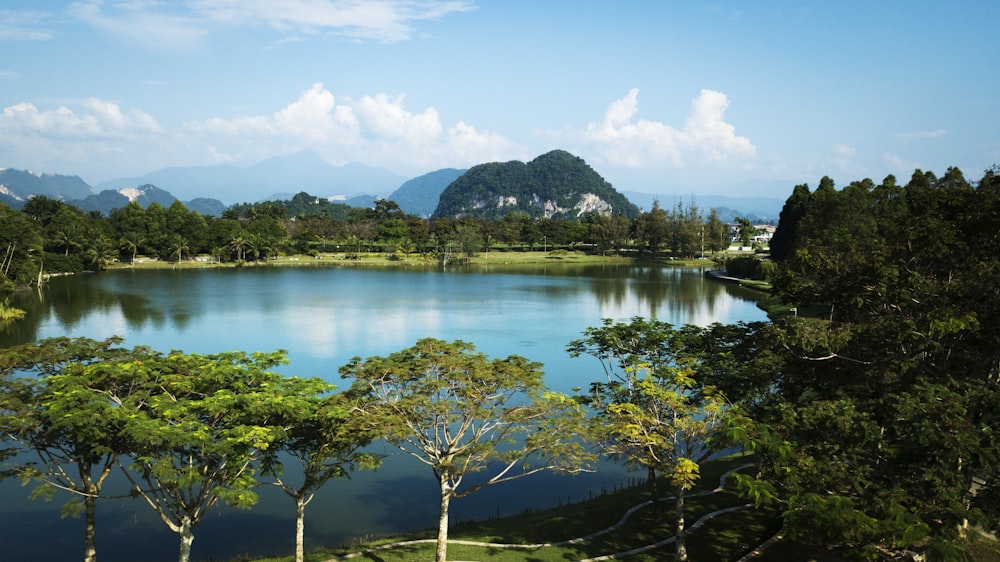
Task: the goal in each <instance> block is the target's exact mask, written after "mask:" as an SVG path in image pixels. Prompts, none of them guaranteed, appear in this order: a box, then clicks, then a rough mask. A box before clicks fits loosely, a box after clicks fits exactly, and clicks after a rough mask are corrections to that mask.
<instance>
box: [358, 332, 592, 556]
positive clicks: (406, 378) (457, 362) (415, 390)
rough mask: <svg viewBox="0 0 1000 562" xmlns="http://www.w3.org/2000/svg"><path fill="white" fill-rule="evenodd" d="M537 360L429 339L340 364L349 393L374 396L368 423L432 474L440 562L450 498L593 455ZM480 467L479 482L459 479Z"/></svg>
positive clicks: (577, 419)
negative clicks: (350, 382)
mask: <svg viewBox="0 0 1000 562" xmlns="http://www.w3.org/2000/svg"><path fill="white" fill-rule="evenodd" d="M540 367H541V365H539V364H538V363H533V362H530V361H528V360H526V359H524V358H523V357H519V356H516V355H512V356H509V357H507V358H506V359H494V360H492V361H491V360H489V359H488V358H487V357H486V356H485V355H483V354H481V353H476V352H475V348H474V347H473V346H472V345H471V344H469V343H466V342H462V341H455V342H452V343H447V342H444V341H441V340H436V339H430V338H427V339H422V340H420V341H418V342H417V343H416V345H414V346H413V347H411V348H408V349H404V350H402V351H398V352H396V353H393V354H391V355H389V356H387V357H379V356H375V357H370V358H368V359H364V360H362V359H361V358H359V357H356V358H354V359H352V360H351V361H350V362H349V363H348V364H347V365H345V366H344V367H342V368H341V374H342V375H343V376H344V377H345V378H351V379H353V380H354V382H353V385H352V389H353V390H355V391H356V392H358V393H365V394H367V395H369V396H370V397H371V398H372V399H373V403H372V409H371V410H369V411H367V412H366V414H367V415H369V416H371V421H370V422H369V423H370V424H372V425H375V426H377V427H379V428H381V431H382V432H383V434H384V437H385V439H386V440H387V441H389V442H390V443H392V444H394V445H395V446H397V447H398V448H399V449H400V450H402V451H403V452H405V453H407V454H409V455H411V456H413V457H414V458H416V459H417V460H419V461H420V462H421V463H423V464H425V465H426V466H428V467H430V468H431V470H432V471H433V472H434V476H435V478H436V479H437V482H438V484H439V487H440V499H441V509H440V519H439V525H438V540H437V555H436V557H437V560H438V561H439V562H443V561H444V560H445V557H446V551H447V541H448V509H449V505H450V502H451V500H452V499H454V498H461V497H465V496H468V495H469V494H472V493H474V492H476V491H478V490H480V489H482V488H484V487H487V486H491V485H494V484H498V483H501V482H506V481H509V480H512V479H516V478H522V477H525V476H529V475H531V474H535V473H537V472H540V471H543V470H554V471H558V472H565V473H574V472H578V471H580V470H583V469H584V468H585V467H586V465H587V464H588V463H589V462H590V460H591V455H590V453H589V452H588V451H587V449H586V448H585V447H584V443H583V442H582V441H581V439H584V438H586V437H587V428H586V423H585V413H584V411H583V410H582V408H580V406H579V405H578V404H576V403H575V402H574V401H572V400H571V399H570V398H568V397H566V396H563V395H560V394H556V393H552V392H548V391H547V390H546V389H545V387H544V386H543V383H542V376H543V375H542V371H541V370H540ZM481 472H485V473H486V475H485V476H484V477H483V478H482V479H479V480H478V481H476V482H475V483H473V484H467V485H464V484H466V478H467V477H470V476H472V475H475V474H477V473H481ZM463 485H464V486H463Z"/></svg>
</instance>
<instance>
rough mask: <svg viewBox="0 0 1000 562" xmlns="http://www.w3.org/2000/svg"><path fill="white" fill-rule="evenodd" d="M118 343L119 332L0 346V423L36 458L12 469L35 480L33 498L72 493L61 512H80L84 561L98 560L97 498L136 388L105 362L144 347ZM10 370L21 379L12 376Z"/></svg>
mask: <svg viewBox="0 0 1000 562" xmlns="http://www.w3.org/2000/svg"><path fill="white" fill-rule="evenodd" d="M120 343H121V339H119V338H110V339H107V340H104V341H95V340H90V339H87V338H77V339H70V338H54V339H47V340H43V341H41V342H39V343H38V344H27V345H21V346H15V347H10V348H6V349H3V350H2V351H0V371H2V375H3V376H2V379H0V380H2V381H3V388H2V389H0V393H2V401H3V402H2V407H0V426H2V429H3V433H4V434H5V435H6V437H7V438H8V439H10V440H12V441H13V442H15V443H17V444H19V445H20V446H21V447H22V448H23V449H25V450H26V451H28V452H30V453H33V454H34V456H35V458H37V462H25V463H23V464H20V465H17V466H15V467H14V469H13V472H14V473H15V474H16V475H17V476H19V477H20V478H21V479H22V480H24V481H25V482H29V481H34V482H36V483H38V484H39V486H38V487H37V488H36V489H35V490H34V492H33V494H32V495H33V496H34V497H51V496H52V495H53V494H54V493H55V492H57V491H60V490H61V491H64V492H68V493H69V494H70V499H69V501H67V502H66V503H65V504H64V505H63V509H62V513H63V515H74V516H75V515H80V514H82V515H83V516H84V537H83V553H84V556H83V558H84V560H85V561H87V562H92V561H94V560H96V559H97V546H96V531H97V515H96V513H97V509H96V508H97V500H98V498H99V497H100V495H101V490H102V488H103V485H104V483H105V481H106V480H107V478H108V476H110V475H111V473H112V471H113V469H114V468H115V466H116V465H117V462H118V460H119V458H120V456H121V455H123V454H126V453H127V452H128V451H129V450H130V449H129V445H128V440H127V438H126V436H125V433H124V426H125V424H126V422H127V419H128V415H129V405H128V403H129V400H130V396H131V395H132V394H133V392H134V391H135V390H136V387H135V385H134V384H133V380H132V379H131V377H129V376H124V377H123V376H118V375H119V374H121V372H120V371H115V370H113V369H106V368H105V366H106V365H108V364H110V363H112V362H116V361H117V362H121V361H125V360H126V358H127V359H128V361H137V360H140V359H141V357H143V356H144V355H145V354H146V353H147V352H148V350H143V349H134V350H127V349H124V348H121V347H118V344H120ZM14 373H20V374H21V375H22V376H25V377H26V378H21V379H14V378H13V376H14Z"/></svg>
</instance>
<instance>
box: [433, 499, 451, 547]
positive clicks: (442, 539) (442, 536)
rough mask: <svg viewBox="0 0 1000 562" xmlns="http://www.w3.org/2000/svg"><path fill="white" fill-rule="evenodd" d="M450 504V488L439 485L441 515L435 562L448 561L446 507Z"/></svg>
mask: <svg viewBox="0 0 1000 562" xmlns="http://www.w3.org/2000/svg"><path fill="white" fill-rule="evenodd" d="M450 503H451V488H450V487H449V486H448V484H447V483H445V482H442V483H441V513H440V516H439V517H438V538H437V553H436V554H435V555H434V560H435V562H445V561H446V560H447V559H448V505H449V504H450Z"/></svg>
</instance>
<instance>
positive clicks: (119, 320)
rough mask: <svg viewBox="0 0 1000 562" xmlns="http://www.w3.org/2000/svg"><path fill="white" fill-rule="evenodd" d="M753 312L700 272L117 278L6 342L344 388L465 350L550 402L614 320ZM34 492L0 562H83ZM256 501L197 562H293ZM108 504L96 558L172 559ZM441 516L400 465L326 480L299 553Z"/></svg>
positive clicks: (22, 501) (550, 490)
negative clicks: (590, 332)
mask: <svg viewBox="0 0 1000 562" xmlns="http://www.w3.org/2000/svg"><path fill="white" fill-rule="evenodd" d="M754 298H755V295H754V293H752V292H751V291H748V290H746V289H742V288H739V287H734V286H730V285H723V284H719V283H715V282H710V281H707V280H705V279H704V278H703V276H702V271H701V270H700V269H681V268H660V267H637V266H573V265H553V266H538V267H535V268H532V269H524V268H523V267H522V268H519V269H517V270H510V271H505V270H503V269H502V267H499V266H494V267H492V268H489V269H487V268H474V269H454V270H447V271H442V270H440V269H413V268H408V269H392V270H373V269H341V268H335V267H330V268H325V267H301V268H246V269H206V270H176V271H171V270H158V271H129V270H118V271H112V272H103V273H100V274H88V275H78V276H74V277H63V278H56V279H52V280H51V281H50V283H49V284H48V285H47V286H46V287H45V288H44V289H43V290H42V291H40V292H30V293H23V294H18V295H15V297H14V298H12V299H11V304H12V305H13V306H16V307H18V308H22V309H25V310H27V311H28V318H27V319H26V320H24V321H21V322H18V323H15V324H11V325H9V326H7V327H4V328H0V346H10V345H16V344H20V343H27V342H32V341H36V340H39V339H43V338H48V337H55V336H62V335H68V336H74V337H79V336H86V337H90V338H94V339H103V338H106V337H109V336H112V335H120V336H123V337H124V338H125V345H126V346H129V347H134V346H136V345H148V346H151V347H153V348H155V349H157V350H160V351H164V352H166V351H170V350H172V349H179V350H183V351H185V352H192V353H217V352H223V351H230V350H244V351H272V350H276V349H284V350H287V351H288V357H289V359H290V364H289V365H287V366H283V367H281V368H280V369H278V370H279V371H281V372H282V373H285V374H288V375H298V376H318V377H322V378H324V379H327V380H329V381H331V382H334V383H335V384H341V383H342V382H343V381H341V380H340V377H339V374H338V372H337V370H338V368H339V367H340V366H341V365H343V364H345V363H347V362H348V360H350V358H352V357H354V356H361V357H368V356H372V355H387V354H390V353H392V352H394V351H398V350H400V349H403V348H405V347H409V346H411V345H413V344H414V343H415V342H416V341H417V340H418V339H420V338H423V337H435V338H440V339H444V340H449V341H450V340H455V339H461V340H465V341H469V342H472V343H473V344H475V345H476V348H477V349H478V350H479V351H481V352H484V353H486V354H487V355H489V356H490V357H506V356H507V355H511V354H517V355H522V356H524V357H527V358H528V359H530V360H533V361H539V362H542V363H543V364H544V365H545V373H546V382H547V384H548V386H549V387H550V388H551V389H553V390H557V391H560V392H565V393H572V392H574V389H576V388H584V389H585V388H586V387H587V386H588V385H589V383H590V382H591V381H594V380H597V379H598V378H599V377H600V376H601V373H602V371H601V368H600V365H599V364H598V362H597V360H596V359H593V358H577V359H572V358H570V357H569V356H568V354H567V353H566V352H565V348H566V344H567V343H569V341H570V340H572V339H575V338H579V337H580V336H581V335H582V332H583V331H584V330H585V329H586V328H588V327H590V326H598V325H600V323H601V320H602V319H603V318H612V319H615V320H628V319H629V318H631V317H633V316H644V317H647V318H656V319H658V320H662V321H666V322H670V323H672V324H675V325H682V324H698V325H707V324H710V323H712V322H724V323H731V322H738V321H754V320H764V319H766V315H765V314H764V313H763V312H762V311H761V310H760V309H758V308H757V307H756V305H755V303H754ZM386 452H387V453H392V452H391V451H386ZM629 477H630V476H629V474H627V473H626V472H625V471H623V470H622V469H621V467H618V466H616V465H613V464H610V463H605V464H602V465H601V467H600V470H599V471H598V472H597V473H594V474H587V475H581V476H575V477H558V476H548V475H542V476H532V477H529V478H526V479H524V480H520V481H517V482H511V483H507V484H501V485H498V486H493V487H492V488H487V489H485V490H484V491H482V492H478V493H477V494H474V495H472V496H470V497H469V498H465V499H461V500H456V501H455V502H453V503H452V522H453V523H456V522H459V521H463V520H469V519H485V518H488V517H495V516H497V515H500V516H507V515H514V514H517V513H520V512H522V511H524V510H526V509H539V508H547V507H553V506H556V505H560V504H565V503H567V502H573V503H575V502H578V501H582V500H585V499H587V498H588V497H590V496H591V495H596V494H599V493H600V492H601V491H603V490H612V489H614V488H615V487H618V486H621V485H625V484H627V483H628V480H629ZM115 486H117V487H118V491H122V490H123V489H124V488H123V487H122V485H121V482H117V483H116V484H115V485H114V486H112V488H115ZM29 491H30V488H22V487H20V486H19V485H18V484H17V483H16V482H4V483H2V484H0V544H2V545H3V546H2V552H3V554H2V558H3V559H4V560H11V561H13V560H25V561H35V560H75V559H79V558H80V557H81V550H82V521H80V520H76V519H60V518H59V506H60V505H61V504H62V502H63V501H64V500H65V497H60V496H58V495H57V496H56V498H55V499H53V501H51V502H45V501H42V500H38V501H30V500H28V499H27V496H28V493H29ZM260 492H261V501H260V503H259V504H258V506H257V507H255V508H254V509H253V510H252V511H248V512H245V511H236V510H231V509H226V508H219V509H216V510H215V511H214V512H213V513H212V514H210V515H209V516H207V517H206V519H205V520H204V521H203V522H202V524H201V525H200V526H199V527H198V528H197V529H196V530H195V541H194V545H193V549H192V560H227V559H230V558H234V557H236V556H240V555H245V554H248V553H249V554H251V555H254V556H263V555H268V554H275V555H288V554H291V553H292V552H293V545H294V536H293V522H294V505H293V503H292V501H291V500H290V499H288V498H287V497H285V496H284V495H282V494H281V493H280V492H278V491H277V490H274V489H271V488H270V487H265V488H264V489H262V490H260ZM101 503H102V505H101V507H100V509H99V512H98V522H97V548H98V556H99V559H100V560H102V561H103V562H117V561H122V562H126V561H132V560H139V559H141V560H147V561H152V562H156V561H160V560H163V561H168V560H176V557H177V536H176V535H175V534H174V533H172V532H170V531H169V530H168V529H167V527H166V526H165V525H164V524H163V523H162V522H161V521H160V520H159V519H158V518H157V517H156V516H155V515H154V514H153V512H152V510H151V509H150V508H148V507H147V506H146V505H145V504H143V503H140V501H138V500H135V501H133V500H121V501H105V502H101ZM436 516H437V489H436V484H435V483H434V481H433V477H432V475H431V473H430V471H429V470H428V469H426V468H425V467H423V466H422V465H418V464H417V463H416V462H415V461H413V460H411V459H408V457H406V456H405V455H399V454H393V456H390V457H389V458H386V459H385V461H384V464H383V467H382V468H380V469H379V470H378V471H376V472H374V473H371V472H366V473H358V474H355V475H354V476H353V477H352V478H351V479H350V480H347V481H339V482H336V481H335V482H331V483H329V484H328V485H327V486H326V487H325V488H324V489H323V490H322V491H321V492H320V493H319V495H318V496H317V498H316V499H315V500H314V501H313V503H312V504H310V506H309V507H308V508H307V511H306V548H307V550H308V549H311V548H315V547H318V546H321V545H337V544H341V543H345V542H349V541H350V540H351V539H352V538H355V537H364V536H371V535H384V534H392V533H399V532H405V531H410V530H414V529H423V528H429V527H433V526H435V525H436ZM553 538H554V539H557V538H561V537H553Z"/></svg>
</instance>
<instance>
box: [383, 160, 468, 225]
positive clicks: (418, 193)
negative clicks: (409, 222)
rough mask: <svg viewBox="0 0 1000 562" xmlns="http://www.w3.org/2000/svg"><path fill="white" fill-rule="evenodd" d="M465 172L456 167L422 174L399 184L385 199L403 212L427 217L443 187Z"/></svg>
mask: <svg viewBox="0 0 1000 562" xmlns="http://www.w3.org/2000/svg"><path fill="white" fill-rule="evenodd" d="M465 172H466V170H459V169H456V168H443V169H441V170H436V171H433V172H430V173H428V174H424V175H422V176H419V177H416V178H413V179H412V180H409V181H407V182H406V183H404V184H403V185H401V186H399V189H397V190H396V191H393V192H392V193H391V194H389V196H388V197H386V199H389V200H390V201H393V202H395V203H396V204H397V205H399V208H400V209H402V210H403V212H404V213H407V214H411V215H416V216H418V217H422V218H427V217H429V216H431V214H432V213H434V209H436V208H437V206H438V201H440V199H441V193H442V192H443V191H444V190H445V188H446V187H448V185H449V184H451V182H453V181H455V180H456V179H458V177H459V176H461V175H462V174H464V173H465Z"/></svg>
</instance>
